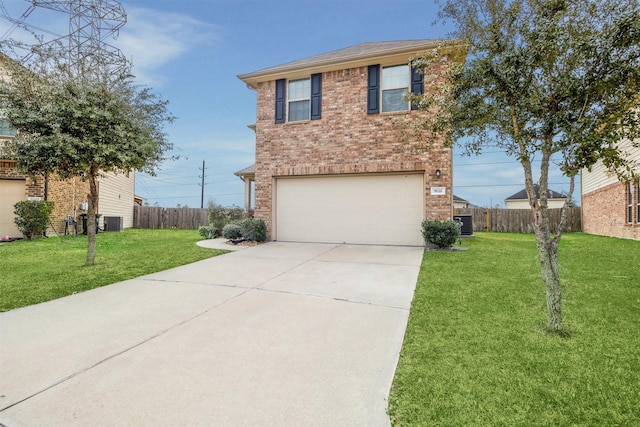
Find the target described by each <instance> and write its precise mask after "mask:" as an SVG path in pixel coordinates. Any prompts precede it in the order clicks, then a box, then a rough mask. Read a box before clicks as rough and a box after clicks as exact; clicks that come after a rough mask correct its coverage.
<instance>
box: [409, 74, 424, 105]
mask: <svg viewBox="0 0 640 427" xmlns="http://www.w3.org/2000/svg"><path fill="white" fill-rule="evenodd" d="M411 93H413V94H414V95H422V94H423V93H424V75H423V74H422V73H421V72H420V71H419V70H418V69H417V68H413V67H411ZM411 109H412V110H417V109H418V106H417V105H416V104H412V105H411Z"/></svg>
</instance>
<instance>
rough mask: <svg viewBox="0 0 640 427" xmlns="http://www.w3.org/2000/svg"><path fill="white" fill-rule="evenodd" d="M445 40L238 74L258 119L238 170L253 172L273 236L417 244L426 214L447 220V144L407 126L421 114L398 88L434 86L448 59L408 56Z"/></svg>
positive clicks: (354, 50)
mask: <svg viewBox="0 0 640 427" xmlns="http://www.w3.org/2000/svg"><path fill="white" fill-rule="evenodd" d="M441 43H442V41H438V40H411V41H394V42H379V43H363V44H359V45H356V46H352V47H348V48H345V49H341V50H336V51H332V52H328V53H325V54H321V55H317V56H312V57H309V58H306V59H302V60H298V61H294V62H290V63H286V64H282V65H278V66H275V67H271V68H266V69H263V70H259V71H256V72H253V73H248V74H242V75H240V76H238V77H239V78H240V79H241V80H242V81H243V82H245V83H246V84H247V86H248V87H250V88H252V89H254V90H256V92H257V117H256V123H255V132H256V162H255V166H254V168H251V167H250V168H248V169H246V170H245V172H244V173H243V171H240V172H238V173H237V175H239V176H241V177H243V178H244V179H245V181H246V182H249V181H250V180H255V213H254V215H255V217H256V218H259V219H263V220H264V221H266V223H267V224H268V230H269V235H270V238H271V239H273V240H281V241H298V242H328V243H342V242H346V243H362V244H390V245H423V244H424V242H423V239H422V236H421V233H420V224H421V222H422V221H423V220H424V219H440V220H445V219H450V218H451V215H452V196H453V194H452V192H451V189H452V173H453V170H452V152H451V149H449V148H445V147H443V146H442V143H441V142H439V141H435V142H434V143H433V145H432V146H431V147H430V149H429V150H425V149H423V147H424V141H420V140H418V139H417V138H414V137H407V133H406V132H403V130H406V129H407V126H408V125H409V124H410V123H412V122H415V121H416V120H419V119H420V118H421V117H423V116H424V115H425V114H429V113H427V112H425V111H420V110H417V109H415V108H413V107H412V106H411V105H409V103H408V102H407V101H406V98H405V93H406V92H408V91H411V92H418V93H423V91H424V90H425V88H433V87H435V88H441V87H442V85H444V84H445V73H446V71H447V69H448V67H449V66H450V65H451V64H450V62H449V61H447V60H443V61H442V62H439V63H437V64H435V65H434V66H433V67H432V68H431V69H428V70H425V71H424V73H420V72H418V71H417V70H413V69H412V68H411V66H410V59H411V58H412V57H416V56H418V55H419V54H420V53H421V52H424V51H427V50H429V49H434V48H436V47H438V46H439V45H440V44H441ZM460 49H464V47H463V46H462V45H460ZM427 90H432V89H427ZM435 90H439V89H435ZM247 171H248V172H247ZM247 188H248V189H250V187H247ZM248 199H249V197H247V200H248Z"/></svg>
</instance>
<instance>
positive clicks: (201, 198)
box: [200, 160, 204, 209]
mask: <svg viewBox="0 0 640 427" xmlns="http://www.w3.org/2000/svg"><path fill="white" fill-rule="evenodd" d="M200 186H201V187H202V188H201V190H202V193H201V194H200V209H202V208H204V160H203V161H202V184H200Z"/></svg>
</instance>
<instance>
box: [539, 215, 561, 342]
mask: <svg viewBox="0 0 640 427" xmlns="http://www.w3.org/2000/svg"><path fill="white" fill-rule="evenodd" d="M534 218H535V220H534V226H535V232H536V245H537V246H538V258H539V260H540V272H541V274H542V280H543V281H544V284H545V287H546V292H547V321H548V325H547V326H548V328H549V330H550V331H552V332H555V333H559V332H562V331H563V329H564V322H563V319H562V292H561V287H560V272H559V270H558V243H557V242H556V241H555V240H553V239H551V232H550V229H549V211H548V209H547V208H546V206H545V207H541V206H537V207H536V208H535V209H534Z"/></svg>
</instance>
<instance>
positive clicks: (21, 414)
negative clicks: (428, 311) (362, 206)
mask: <svg viewBox="0 0 640 427" xmlns="http://www.w3.org/2000/svg"><path fill="white" fill-rule="evenodd" d="M214 244H216V243H215V242H214ZM421 259H422V248H412V247H382V246H354V245H334V244H302V243H280V242H272V243H268V244H264V245H260V246H256V247H248V248H246V247H243V249H241V250H238V251H236V252H233V253H229V254H226V255H222V256H218V257H215V258H211V259H207V260H204V261H200V262H196V263H193V264H189V265H186V266H183V267H178V268H174V269H171V270H167V271H163V272H160V273H155V274H151V275H148V276H144V277H140V278H137V279H133V280H128V281H125V282H121V283H117V284H114V285H110V286H106V287H103V288H99V289H94V290H92V291H88V292H84V293H81V294H77V295H72V296H70V297H66V298H61V299H58V300H55V301H50V302H47V303H44V304H39V305H35V306H31V307H26V308H22V309H17V310H13V311H10V312H6V313H0V424H2V425H5V426H7V427H14V426H87V425H91V426H122V425H135V426H185V425H186V426H195V425H199V426H204V425H206V426H240V425H251V426H388V425H389V418H388V416H387V415H386V412H385V411H386V406H387V402H386V398H387V396H388V393H389V388H390V386H391V382H392V379H393V373H394V370H395V366H396V363H397V358H398V353H399V351H400V348H401V345H402V339H403V335H404V331H405V326H406V322H407V317H408V314H409V307H410V303H411V299H412V296H413V291H414V286H415V283H416V280H417V276H418V270H419V266H420V262H421Z"/></svg>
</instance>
